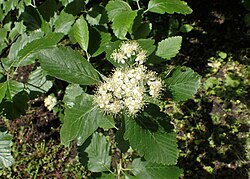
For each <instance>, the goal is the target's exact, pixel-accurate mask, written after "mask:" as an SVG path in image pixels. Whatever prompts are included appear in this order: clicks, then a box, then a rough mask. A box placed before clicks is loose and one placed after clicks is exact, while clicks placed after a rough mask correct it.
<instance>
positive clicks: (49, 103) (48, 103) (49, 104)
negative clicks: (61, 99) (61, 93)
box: [44, 95, 57, 111]
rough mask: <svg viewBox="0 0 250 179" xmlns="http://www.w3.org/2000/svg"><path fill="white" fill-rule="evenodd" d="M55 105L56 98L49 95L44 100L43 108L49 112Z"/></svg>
mask: <svg viewBox="0 0 250 179" xmlns="http://www.w3.org/2000/svg"><path fill="white" fill-rule="evenodd" d="M56 103H57V100H56V97H54V96H52V95H49V96H47V97H46V98H45V99H44V106H45V107H46V108H47V109H48V110H49V111H51V110H52V109H53V108H54V107H55V105H56Z"/></svg>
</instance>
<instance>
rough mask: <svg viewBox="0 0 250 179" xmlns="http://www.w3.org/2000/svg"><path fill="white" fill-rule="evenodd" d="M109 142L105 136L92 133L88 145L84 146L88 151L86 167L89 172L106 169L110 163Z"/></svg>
mask: <svg viewBox="0 0 250 179" xmlns="http://www.w3.org/2000/svg"><path fill="white" fill-rule="evenodd" d="M110 147H111V144H110V143H109V142H107V141H106V138H105V136H102V135H100V134H98V133H94V134H93V137H92V140H91V143H90V145H89V146H88V147H87V148H86V150H85V151H86V152H87V153H88V158H89V161H88V169H89V170H90V171H91V172H102V171H108V170H109V168H110V165H111V156H110V155H109V152H110Z"/></svg>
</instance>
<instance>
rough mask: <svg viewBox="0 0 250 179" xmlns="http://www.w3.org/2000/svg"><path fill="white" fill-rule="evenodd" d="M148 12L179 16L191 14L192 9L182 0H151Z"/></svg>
mask: <svg viewBox="0 0 250 179" xmlns="http://www.w3.org/2000/svg"><path fill="white" fill-rule="evenodd" d="M148 10H149V11H151V12H155V13H159V14H164V13H165V12H167V13H169V14H173V13H175V12H176V13H179V14H184V15H186V14H191V13H192V9H191V8H190V7H189V6H188V5H187V3H186V2H184V1H181V0H150V1H149V3H148Z"/></svg>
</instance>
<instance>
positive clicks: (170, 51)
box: [156, 36, 182, 60]
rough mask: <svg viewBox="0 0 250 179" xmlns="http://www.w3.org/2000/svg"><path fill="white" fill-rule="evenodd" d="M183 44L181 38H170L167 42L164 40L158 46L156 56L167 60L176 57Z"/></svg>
mask: <svg viewBox="0 0 250 179" xmlns="http://www.w3.org/2000/svg"><path fill="white" fill-rule="evenodd" d="M181 42H182V37H181V36H176V37H169V38H167V39H165V40H162V41H161V42H159V44H158V48H157V50H156V55H157V56H159V57H162V58H164V59H167V60H169V59H171V58H172V57H175V56H176V55H177V53H178V52H179V50H180V49H181Z"/></svg>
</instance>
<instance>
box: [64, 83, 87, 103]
mask: <svg viewBox="0 0 250 179" xmlns="http://www.w3.org/2000/svg"><path fill="white" fill-rule="evenodd" d="M82 93H83V90H82V88H81V87H80V85H78V84H70V85H68V86H67V88H66V90H65V95H64V97H63V102H64V104H65V106H66V107H68V108H72V107H73V106H74V105H75V100H76V97H77V96H80V95H81V94H82Z"/></svg>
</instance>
